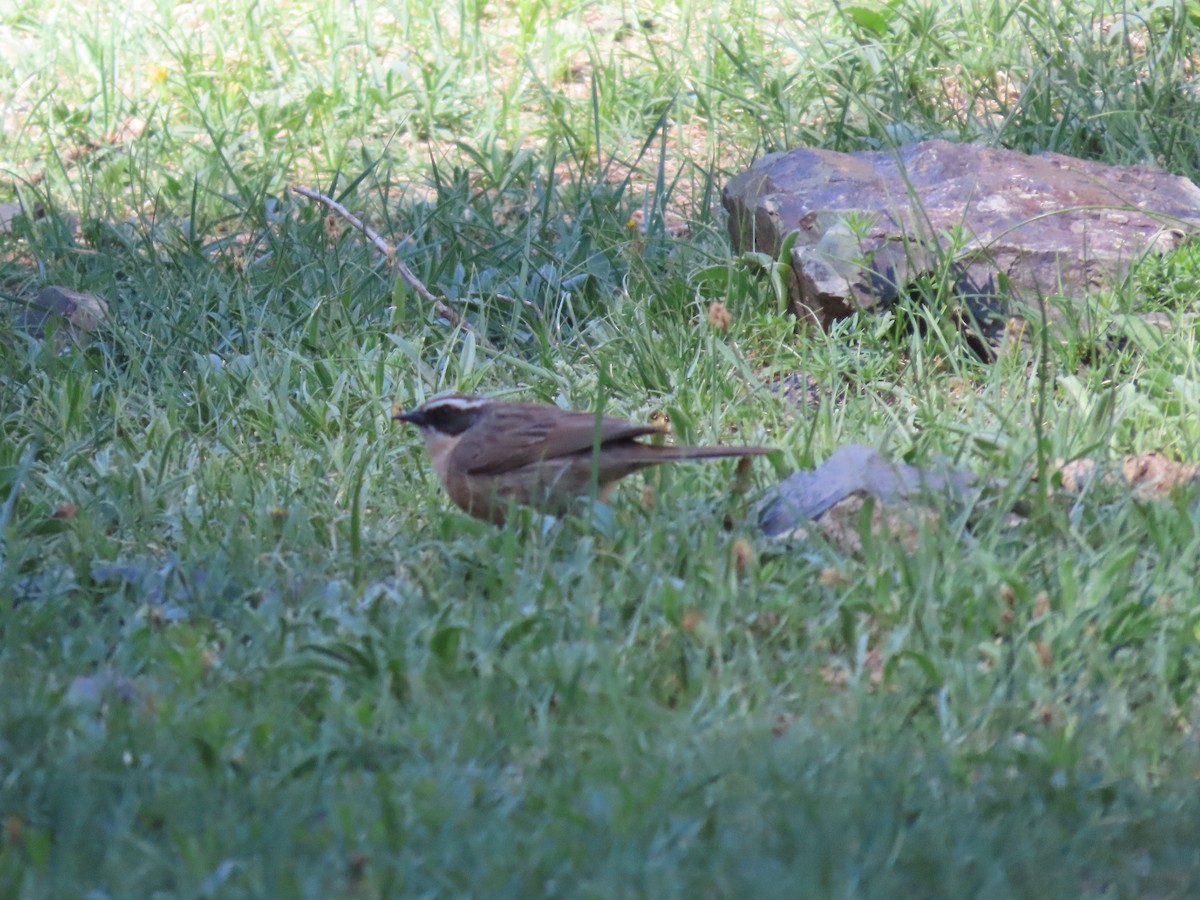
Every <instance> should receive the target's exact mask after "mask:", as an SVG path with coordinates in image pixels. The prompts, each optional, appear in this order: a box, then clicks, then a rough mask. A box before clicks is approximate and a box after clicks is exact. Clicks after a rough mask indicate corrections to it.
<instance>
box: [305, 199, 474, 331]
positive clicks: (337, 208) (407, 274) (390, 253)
mask: <svg viewBox="0 0 1200 900" xmlns="http://www.w3.org/2000/svg"><path fill="white" fill-rule="evenodd" d="M292 193H294V194H299V195H300V196H301V197H307V198H308V199H309V200H315V201H317V202H318V203H320V204H321V205H323V206H325V207H326V208H327V209H329V210H330V211H331V212H333V213H334V214H336V215H338V216H340V217H341V218H343V219H345V220H346V221H347V222H349V223H350V224H351V225H353V226H354V227H355V228H357V229H358V230H359V231H361V232H362V233H363V234H364V235H365V236H366V238H367V240H368V241H370V242H371V243H372V244H374V245H375V248H376V249H377V250H378V251H379V252H380V253H382V254H383V255H384V256H386V257H387V259H388V262H390V263H391V265H392V267H393V268H394V269H395V270H396V272H397V273H399V275H400V277H401V278H403V279H404V280H405V281H407V282H408V283H409V285H410V286H411V287H412V289H413V290H414V291H416V292H417V294H418V295H419V296H420V297H421V299H422V300H424V301H425V302H426V303H428V304H430V305H431V306H432V307H433V311H434V312H435V313H437V314H438V315H439V316H441V317H443V318H444V319H447V320H448V321H449V322H450V324H451V325H454V326H456V327H458V328H461V329H462V330H463V331H469V332H471V333H472V334H474V335H475V340H476V342H477V343H478V344H479V345H480V346H482V347H491V344H489V343H488V341H487V339H486V338H484V337H483V336H482V335H480V334H479V333H478V332H476V331H475V329H474V328H473V327H471V323H470V322H468V321H467V320H466V319H464V318H463V317H462V316H460V315H459V314H458V313H457V312H455V311H454V310H453V309H451V308H450V307H449V306H448V305H447V304H446V302H445V301H444V300H442V299H440V298H439V297H437V296H435V295H434V294H433V293H432V292H431V291H430V290H429V288H427V287H425V284H424V282H422V281H421V279H420V278H418V277H417V276H416V275H415V274H414V273H413V270H412V269H410V268H409V267H408V266H407V265H405V263H404V261H403V260H401V259H400V257H399V256H397V255H396V248H395V247H393V246H392V245H391V244H389V243H388V242H387V241H385V240H384V239H383V237H382V236H381V235H380V234H379V233H378V232H377V231H375V229H374V228H372V227H371V226H370V225H368V224H367V223H366V222H364V221H363V220H362V219H360V218H359V217H358V216H356V215H355V214H354V213H352V212H350V210H348V209H346V207H344V206H342V204H340V203H338V202H337V201H336V200H334V199H333V198H332V197H327V196H325V195H324V194H322V193H321V192H319V191H314V190H313V189H312V188H306V187H301V186H300V185H298V184H293V185H292Z"/></svg>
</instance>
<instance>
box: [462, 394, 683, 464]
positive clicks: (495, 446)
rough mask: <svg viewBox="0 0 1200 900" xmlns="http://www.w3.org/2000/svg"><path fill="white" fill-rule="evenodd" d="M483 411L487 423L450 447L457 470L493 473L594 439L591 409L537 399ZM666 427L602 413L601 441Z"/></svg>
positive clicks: (626, 438)
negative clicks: (563, 406) (560, 406)
mask: <svg viewBox="0 0 1200 900" xmlns="http://www.w3.org/2000/svg"><path fill="white" fill-rule="evenodd" d="M483 414H484V415H485V416H487V421H486V425H487V427H485V428H473V429H471V430H469V431H468V432H466V433H465V434H464V435H463V438H462V440H461V441H459V443H458V446H456V447H455V448H454V451H453V454H454V456H453V465H454V468H456V469H458V470H459V471H465V472H469V473H471V474H475V475H484V474H488V475H496V474H499V473H501V472H507V471H510V470H512V469H519V468H521V467H522V466H527V465H529V464H531V463H534V462H538V461H539V460H543V459H553V458H555V457H559V456H569V455H571V454H574V453H579V452H582V451H590V450H591V449H592V447H593V446H594V445H595V443H596V430H597V423H596V416H595V414H593V413H589V412H566V411H564V410H561V409H558V408H556V407H553V406H544V405H541V404H537V403H504V404H496V405H495V406H493V407H490V408H489V409H487V410H486V411H485V412H484V413H483ZM664 430H665V429H663V428H662V427H660V426H657V425H638V424H637V423H635V422H630V421H628V420H626V419H618V418H616V417H614V416H604V417H603V418H601V419H600V422H599V431H600V443H601V444H609V443H612V442H626V441H628V442H630V443H631V444H632V443H633V438H636V437H641V436H643V435H647V434H661V433H662V432H663V431H664ZM634 446H639V445H636V444H635V445H634ZM664 449H665V448H664Z"/></svg>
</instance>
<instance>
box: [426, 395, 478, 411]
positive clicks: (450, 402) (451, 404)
mask: <svg viewBox="0 0 1200 900" xmlns="http://www.w3.org/2000/svg"><path fill="white" fill-rule="evenodd" d="M491 402H492V401H491V400H489V399H487V398H486V397H461V396H453V397H438V398H437V399H435V400H430V401H428V402H427V403H424V404H422V406H421V409H423V410H425V411H426V412H428V411H429V410H431V409H443V408H448V409H461V410H470V409H480V408H482V407H484V406H487V405H488V404H489V403H491Z"/></svg>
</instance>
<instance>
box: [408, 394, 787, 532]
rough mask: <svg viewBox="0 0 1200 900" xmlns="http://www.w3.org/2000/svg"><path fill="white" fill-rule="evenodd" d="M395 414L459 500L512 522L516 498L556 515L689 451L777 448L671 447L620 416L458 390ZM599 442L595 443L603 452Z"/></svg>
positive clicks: (700, 455)
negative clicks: (414, 432)
mask: <svg viewBox="0 0 1200 900" xmlns="http://www.w3.org/2000/svg"><path fill="white" fill-rule="evenodd" d="M392 418H393V420H395V421H399V422H408V423H409V424H411V425H415V426H416V427H417V429H418V430H419V431H420V433H421V436H422V437H423V438H424V439H425V449H426V450H427V451H428V452H429V457H430V459H431V460H432V462H433V470H434V472H435V473H436V474H437V477H438V480H439V481H440V482H441V484H442V487H443V488H445V490H446V493H447V494H449V496H450V499H451V500H453V501H454V503H455V504H456V505H457V506H458V507H459V508H460V509H462V510H463V511H465V512H467V513H468V514H470V515H472V516H474V517H475V518H477V519H483V520H485V521H488V522H492V523H493V524H496V525H503V524H504V521H505V519H506V518H507V515H508V513H509V511H510V508H511V506H512V504H514V503H517V504H521V505H524V506H530V507H533V508H534V509H536V510H538V511H540V512H543V513H548V514H550V515H554V516H561V515H562V514H563V513H565V512H567V511H568V510H569V508H570V506H571V504H572V502H573V501H574V500H575V499H576V498H578V497H583V496H587V495H588V494H590V493H591V490H592V484H593V476H594V477H595V483H596V485H597V487H598V488H599V489H600V491H601V492H603V491H604V489H605V488H608V487H610V486H611V485H612V484H613V483H614V482H616V481H617V480H619V479H621V478H624V477H625V476H626V475H629V474H631V473H633V472H637V471H639V470H641V469H645V468H648V467H650V466H654V465H658V464H659V463H664V462H671V461H673V460H688V459H719V458H726V457H749V456H762V455H763V454H765V453H770V452H772V449H773V448H770V447H730V446H708V447H671V446H666V445H662V444H644V443H641V442H640V441H638V440H637V438H640V437H645V436H647V435H652V434H662V433H664V432H665V431H666V428H665V427H663V426H661V425H640V424H638V423H636V422H630V421H628V420H626V419H619V418H616V417H615V416H597V415H595V414H594V413H590V412H579V411H571V410H564V409H559V408H558V407H557V406H551V405H549V404H544V403H512V402H508V401H503V400H493V399H491V398H489V397H478V396H467V395H464V394H453V395H449V396H445V397H437V398H435V399H433V400H429V401H427V402H425V403H422V404H421V405H420V406H417V407H416V408H414V409H411V410H408V411H400V410H399V408H397V411H396V412H395V413H394V414H393V416H392ZM594 451H595V452H594Z"/></svg>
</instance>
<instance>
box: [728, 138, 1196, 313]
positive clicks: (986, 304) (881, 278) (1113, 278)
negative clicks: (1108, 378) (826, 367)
mask: <svg viewBox="0 0 1200 900" xmlns="http://www.w3.org/2000/svg"><path fill="white" fill-rule="evenodd" d="M723 202H724V205H725V208H726V209H727V210H728V212H729V232H730V236H731V237H732V239H733V244H734V247H735V248H736V249H738V250H739V251H746V250H756V251H760V252H764V253H767V254H770V255H771V256H772V257H776V258H777V257H778V255H779V253H780V250H781V248H782V247H783V243H784V239H785V238H786V237H787V235H788V234H789V233H791V232H793V231H794V232H796V239H795V243H794V244H793V246H792V250H791V258H790V260H789V261H790V263H791V267H792V284H791V286H790V289H789V293H790V300H791V306H792V310H793V312H795V314H796V315H797V316H798V317H800V318H801V319H802V320H804V319H807V320H810V321H813V322H816V323H817V324H819V325H821V326H825V325H827V324H828V323H829V322H830V321H833V320H836V319H839V318H842V317H844V316H847V315H849V314H850V313H851V312H853V311H854V310H857V309H870V308H872V307H874V306H877V305H879V304H881V303H887V302H890V301H891V300H893V299H894V298H895V297H896V296H898V295H899V294H900V293H901V292H902V291H904V290H905V288H906V286H907V285H909V284H910V283H911V282H912V281H913V280H914V279H915V278H917V277H918V276H920V275H921V274H924V273H929V272H935V271H938V270H939V268H943V267H947V266H948V267H949V268H948V269H945V270H946V271H949V272H950V273H951V275H952V277H953V278H954V279H955V281H956V283H957V288H958V293H959V294H960V296H961V297H962V298H963V299H964V300H965V301H966V304H967V306H968V307H969V308H970V309H971V310H972V312H973V313H974V314H975V315H976V317H977V318H978V319H979V320H981V324H983V325H984V326H985V329H986V330H988V331H989V332H994V330H995V326H996V325H998V324H1002V322H1003V320H1004V319H1006V318H1007V317H1009V316H1012V315H1017V314H1019V313H1020V311H1021V309H1022V305H1021V301H1026V302H1035V301H1037V300H1038V299H1039V298H1040V297H1045V296H1048V295H1060V296H1065V297H1068V298H1078V297H1081V296H1083V294H1085V293H1086V292H1087V291H1088V290H1090V289H1094V288H1096V287H1100V286H1103V285H1106V284H1113V283H1114V282H1118V281H1119V280H1120V279H1121V278H1123V277H1124V276H1125V275H1126V274H1127V272H1128V270H1129V266H1130V264H1131V263H1132V262H1134V261H1136V260H1137V259H1138V258H1139V257H1140V256H1141V255H1142V254H1144V253H1146V252H1147V251H1155V252H1162V251H1166V250H1169V249H1173V248H1174V247H1176V246H1178V245H1179V244H1180V243H1181V242H1182V241H1183V239H1184V238H1185V237H1186V236H1188V235H1191V234H1195V233H1197V232H1198V231H1200V188H1197V187H1196V185H1194V184H1193V183H1192V182H1190V181H1188V180H1187V179H1186V178H1182V177H1179V176H1175V175H1168V174H1166V173H1164V172H1160V171H1157V170H1154V169H1149V168H1141V167H1120V166H1107V165H1103V164H1101V163H1095V162H1088V161H1086V160H1079V159H1072V158H1070V157H1066V156H1061V155H1059V154H1057V153H1043V154H1041V155H1039V156H1027V155H1025V154H1022V153H1016V152H1013V151H1010V150H994V149H990V148H987V147H979V146H974V145H971V144H951V143H947V142H945V141H929V142H926V143H920V144H914V145H911V146H907V147H901V148H899V149H897V150H895V151H878V152H861V153H836V152H833V151H830V150H809V149H797V150H792V151H789V152H787V153H776V154H771V155H769V156H765V157H763V158H762V159H760V160H759V161H758V162H756V163H755V164H754V165H753V166H751V167H750V168H749V169H748V170H747V171H745V172H743V173H741V174H740V175H738V176H736V177H735V178H733V179H732V180H731V181H730V182H729V184H728V185H727V186H726V188H725V191H724V194H723Z"/></svg>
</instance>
